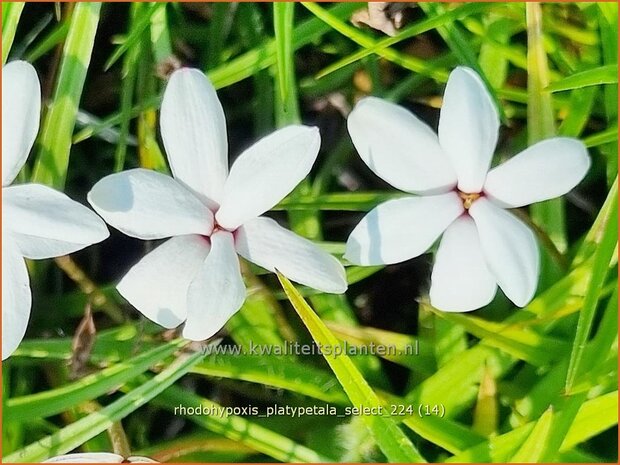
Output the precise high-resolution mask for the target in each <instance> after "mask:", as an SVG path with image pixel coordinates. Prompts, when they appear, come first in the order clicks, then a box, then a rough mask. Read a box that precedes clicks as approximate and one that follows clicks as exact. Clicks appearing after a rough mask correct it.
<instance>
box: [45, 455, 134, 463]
mask: <svg viewBox="0 0 620 465" xmlns="http://www.w3.org/2000/svg"><path fill="white" fill-rule="evenodd" d="M123 460H124V459H123V457H122V456H120V455H118V454H112V453H108V452H86V453H79V454H67V455H59V456H58V457H52V458H51V459H47V460H45V461H43V462H42V463H122V462H123Z"/></svg>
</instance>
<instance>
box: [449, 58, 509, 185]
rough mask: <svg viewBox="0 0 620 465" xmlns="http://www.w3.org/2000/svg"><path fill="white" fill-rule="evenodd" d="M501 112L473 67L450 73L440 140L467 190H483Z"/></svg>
mask: <svg viewBox="0 0 620 465" xmlns="http://www.w3.org/2000/svg"><path fill="white" fill-rule="evenodd" d="M498 134H499V114H498V112H497V108H496V107H495V103H494V102H493V100H492V99H491V96H490V95H489V92H488V90H487V88H486V87H485V85H484V83H483V82H482V79H480V76H478V75H477V74H476V73H475V72H474V71H472V70H471V69H469V68H463V67H459V68H456V69H455V70H454V71H452V73H451V74H450V77H449V78H448V84H447V85H446V90H445V93H444V97H443V105H442V107H441V115H440V118H439V142H440V144H441V147H442V148H443V149H444V150H445V152H446V154H447V155H448V156H449V157H450V160H451V162H452V166H454V169H455V170H456V176H457V178H458V180H459V181H458V187H459V189H460V190H461V191H463V192H480V190H481V189H482V186H483V184H484V179H485V177H486V174H487V171H488V170H489V166H491V158H492V157H493V152H494V150H495V146H496V145H497V136H498Z"/></svg>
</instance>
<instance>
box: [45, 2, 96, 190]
mask: <svg viewBox="0 0 620 465" xmlns="http://www.w3.org/2000/svg"><path fill="white" fill-rule="evenodd" d="M100 10H101V4H100V3H88V2H86V3H78V4H77V5H76V6H75V10H74V11H73V14H72V17H71V23H70V25H69V33H68V35H67V40H66V42H65V46H64V48H63V54H62V59H61V62H60V71H59V74H58V80H57V82H56V88H55V91H54V96H53V98H52V102H51V104H50V107H49V110H48V112H47V114H46V116H45V119H44V121H43V124H42V128H41V133H40V136H39V137H40V139H39V140H40V142H39V156H38V157H37V161H36V164H35V168H34V174H33V180H34V181H35V182H38V183H41V184H47V185H51V186H53V187H56V188H63V187H64V184H65V178H66V176H67V168H68V165H69V152H70V150H71V137H72V135H73V128H74V126H75V119H76V117H77V112H78V106H79V103H80V97H81V95H82V90H83V88H84V81H85V79H86V72H87V70H88V66H89V64H90V59H91V54H92V51H93V45H94V42H95V33H96V31H97V24H98V23H99V12H100Z"/></svg>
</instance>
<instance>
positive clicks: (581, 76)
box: [546, 64, 618, 92]
mask: <svg viewBox="0 0 620 465" xmlns="http://www.w3.org/2000/svg"><path fill="white" fill-rule="evenodd" d="M617 83H618V65H617V64H615V65H605V66H599V67H598V68H592V69H588V70H586V71H582V72H580V73H576V74H573V75H571V76H567V77H565V78H564V79H560V80H559V81H555V82H553V83H551V84H549V85H548V86H547V89H546V90H547V91H549V92H559V91H561V90H571V89H581V88H584V87H589V86H598V85H601V84H617Z"/></svg>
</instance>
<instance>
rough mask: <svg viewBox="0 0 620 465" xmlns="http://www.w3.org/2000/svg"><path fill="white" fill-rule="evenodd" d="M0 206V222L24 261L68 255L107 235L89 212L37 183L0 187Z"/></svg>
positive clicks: (101, 224) (105, 228) (94, 216)
mask: <svg viewBox="0 0 620 465" xmlns="http://www.w3.org/2000/svg"><path fill="white" fill-rule="evenodd" d="M2 206H3V209H2V217H3V223H4V224H5V226H6V228H7V229H8V230H10V231H11V233H12V234H13V237H14V240H15V245H16V247H18V249H19V251H20V253H21V254H22V255H23V256H25V257H27V258H32V259H42V258H51V257H58V256H61V255H66V254H70V253H73V252H75V251H77V250H81V249H83V248H84V247H87V246H89V245H91V244H96V243H98V242H101V241H103V240H104V239H106V238H107V237H108V236H109V233H108V229H107V227H106V225H105V223H104V222H103V221H102V220H101V218H99V217H98V216H97V215H95V213H94V212H93V211H91V210H89V209H88V208H87V207H85V206H84V205H81V204H79V203H77V202H75V201H73V200H71V199H70V198H69V197H67V196H66V195H65V194H63V193H61V192H58V191H56V190H54V189H51V188H50V187H47V186H43V185H40V184H23V185H17V186H10V187H5V188H3V190H2Z"/></svg>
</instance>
